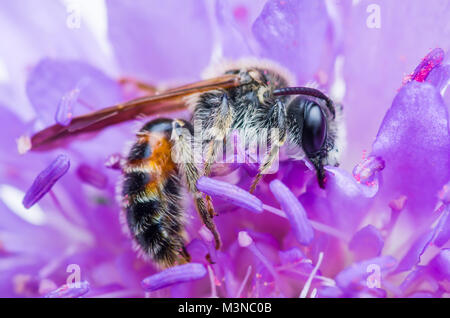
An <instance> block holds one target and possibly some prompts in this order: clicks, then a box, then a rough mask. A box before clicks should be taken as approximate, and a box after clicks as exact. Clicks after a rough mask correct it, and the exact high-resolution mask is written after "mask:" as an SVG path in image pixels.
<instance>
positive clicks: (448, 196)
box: [439, 181, 450, 204]
mask: <svg viewBox="0 0 450 318" xmlns="http://www.w3.org/2000/svg"><path fill="white" fill-rule="evenodd" d="M439 199H440V200H441V201H442V202H444V203H445V204H450V181H449V182H447V184H446V185H444V186H443V187H442V190H441V191H440V192H439Z"/></svg>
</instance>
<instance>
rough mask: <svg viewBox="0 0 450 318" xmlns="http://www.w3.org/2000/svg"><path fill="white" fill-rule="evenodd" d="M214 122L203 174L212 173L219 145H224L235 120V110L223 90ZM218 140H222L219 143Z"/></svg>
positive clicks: (209, 132) (210, 130) (210, 131)
mask: <svg viewBox="0 0 450 318" xmlns="http://www.w3.org/2000/svg"><path fill="white" fill-rule="evenodd" d="M213 118H214V119H213V122H212V125H211V127H210V128H209V131H208V132H207V133H208V134H209V136H208V139H209V140H210V141H209V143H208V146H207V147H208V153H207V154H206V158H205V159H206V160H205V165H204V167H203V175H205V176H208V175H209V174H210V173H211V166H212V164H213V163H214V161H215V160H216V156H217V150H218V147H219V146H220V147H221V146H223V141H224V139H225V137H226V134H227V132H228V130H229V129H230V127H231V124H232V122H233V111H232V108H231V107H230V104H229V101H228V95H227V93H226V92H223V95H222V100H221V102H220V106H218V107H217V109H216V111H215V114H214V115H213ZM216 141H220V142H219V143H217V142H216Z"/></svg>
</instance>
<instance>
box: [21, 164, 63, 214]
mask: <svg viewBox="0 0 450 318" xmlns="http://www.w3.org/2000/svg"><path fill="white" fill-rule="evenodd" d="M69 167H70V161H69V157H67V156H66V155H59V156H58V157H56V159H55V160H53V162H52V163H51V164H50V165H49V166H48V167H47V168H45V169H44V170H43V171H42V172H41V173H39V175H38V176H37V177H36V179H35V180H34V182H33V184H32V185H31V187H30V188H29V189H28V191H27V193H26V194H25V197H24V199H23V202H22V203H23V205H24V206H25V207H26V208H27V209H29V208H30V207H32V206H33V205H34V204H35V203H36V202H38V201H39V200H40V199H41V198H42V197H43V196H44V195H45V194H46V193H47V192H49V191H50V190H51V188H52V187H53V185H54V184H55V183H56V181H58V180H59V179H60V178H61V177H62V176H63V175H64V174H66V172H67V170H69Z"/></svg>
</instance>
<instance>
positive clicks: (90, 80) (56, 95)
mask: <svg viewBox="0 0 450 318" xmlns="http://www.w3.org/2000/svg"><path fill="white" fill-rule="evenodd" d="M26 91H27V95H28V98H29V100H30V102H31V104H32V105H33V107H34V109H35V110H36V112H37V114H38V116H39V119H40V120H42V121H43V123H44V124H46V125H52V124H54V123H55V116H56V119H57V121H58V122H59V123H67V122H69V123H70V121H68V120H67V118H65V117H67V116H68V113H71V115H70V116H71V117H74V116H78V115H82V114H83V113H87V112H90V111H92V110H96V109H101V108H104V107H107V106H112V105H114V104H117V103H119V102H122V101H123V95H122V92H121V88H120V85H119V84H118V83H117V82H116V81H114V80H112V79H111V78H109V77H108V76H107V75H105V74H104V73H103V72H101V71H100V70H98V69H97V68H95V67H92V66H90V65H89V64H87V63H84V62H79V61H62V60H55V59H44V60H42V61H41V62H40V63H39V64H38V65H36V67H35V68H34V69H33V71H32V72H31V74H30V76H29V77H28V81H27V85H26ZM69 119H70V118H69Z"/></svg>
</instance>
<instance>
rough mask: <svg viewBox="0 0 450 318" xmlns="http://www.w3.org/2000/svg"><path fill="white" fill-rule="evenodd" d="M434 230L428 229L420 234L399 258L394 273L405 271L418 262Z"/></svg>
mask: <svg viewBox="0 0 450 318" xmlns="http://www.w3.org/2000/svg"><path fill="white" fill-rule="evenodd" d="M434 233H435V230H434V229H432V230H429V231H427V232H426V233H424V234H422V235H421V236H420V237H419V238H418V239H417V240H416V241H415V242H414V244H413V245H412V246H411V248H410V249H409V250H408V252H407V253H406V255H405V256H404V257H403V258H402V259H401V261H400V262H399V264H398V266H397V268H396V269H395V272H396V273H399V272H403V271H407V270H409V269H411V268H412V267H413V266H414V265H417V264H419V262H420V256H422V254H423V253H424V252H425V250H426V248H427V247H428V246H429V245H430V243H431V241H432V239H433V236H434Z"/></svg>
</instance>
